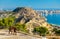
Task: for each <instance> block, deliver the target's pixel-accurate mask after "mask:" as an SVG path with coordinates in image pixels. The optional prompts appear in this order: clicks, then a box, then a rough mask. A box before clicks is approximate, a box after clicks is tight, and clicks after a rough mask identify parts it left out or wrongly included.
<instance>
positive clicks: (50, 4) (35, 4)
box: [0, 0, 60, 9]
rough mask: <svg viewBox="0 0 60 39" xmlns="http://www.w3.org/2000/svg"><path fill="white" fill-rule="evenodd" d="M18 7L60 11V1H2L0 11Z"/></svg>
mask: <svg viewBox="0 0 60 39" xmlns="http://www.w3.org/2000/svg"><path fill="white" fill-rule="evenodd" d="M16 7H32V8H43V9H46V8H52V9H53V8H55V9H60V0H0V9H14V8H16Z"/></svg>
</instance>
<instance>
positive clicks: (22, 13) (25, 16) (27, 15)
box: [13, 7, 52, 31]
mask: <svg viewBox="0 0 60 39" xmlns="http://www.w3.org/2000/svg"><path fill="white" fill-rule="evenodd" d="M13 12H15V13H14V15H15V17H16V22H20V24H26V27H27V29H29V30H30V31H31V30H32V29H33V28H34V27H37V26H43V27H47V28H48V29H51V28H52V27H51V25H49V24H48V23H47V22H46V20H45V18H44V17H42V16H41V15H40V14H38V13H37V12H36V11H35V10H33V9H31V8H26V7H18V8H16V9H15V10H13Z"/></svg>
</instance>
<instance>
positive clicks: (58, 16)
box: [45, 13, 60, 25]
mask: <svg viewBox="0 0 60 39" xmlns="http://www.w3.org/2000/svg"><path fill="white" fill-rule="evenodd" d="M45 17H46V19H47V22H48V23H50V24H56V25H60V13H53V14H48V15H47V16H45Z"/></svg>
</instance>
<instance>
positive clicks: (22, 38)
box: [0, 30, 40, 39]
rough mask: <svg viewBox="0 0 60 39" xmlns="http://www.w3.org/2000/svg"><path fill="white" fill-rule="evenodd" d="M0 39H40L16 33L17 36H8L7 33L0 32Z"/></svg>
mask: <svg viewBox="0 0 60 39" xmlns="http://www.w3.org/2000/svg"><path fill="white" fill-rule="evenodd" d="M0 39H40V38H37V37H33V36H29V35H25V34H22V33H18V34H17V35H9V34H8V31H5V30H0Z"/></svg>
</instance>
